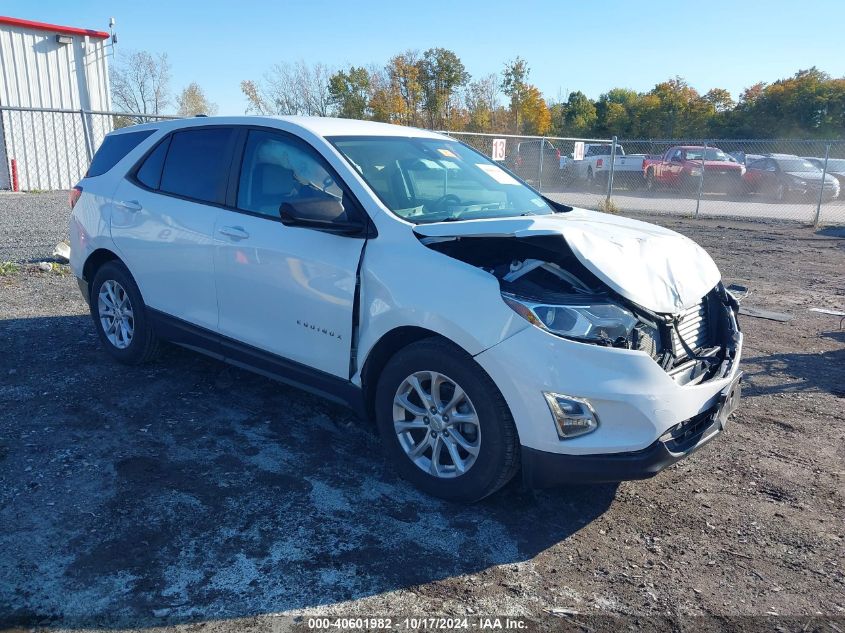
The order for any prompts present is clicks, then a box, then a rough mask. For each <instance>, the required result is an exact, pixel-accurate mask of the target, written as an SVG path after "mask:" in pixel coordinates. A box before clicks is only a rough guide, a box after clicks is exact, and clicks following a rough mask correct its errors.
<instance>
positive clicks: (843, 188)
mask: <svg viewBox="0 0 845 633" xmlns="http://www.w3.org/2000/svg"><path fill="white" fill-rule="evenodd" d="M804 160H806V161H808V162H810V163H812V164H813V165H815V166H816V167H818V168H819V169H824V170H825V171H826V172H827V173H828V174H830V175H831V176H833V177H834V178H836V180H838V181H839V197H840V198H841V197H845V159H842V158H828V159H827V168H825V164H824V158H815V157H804Z"/></svg>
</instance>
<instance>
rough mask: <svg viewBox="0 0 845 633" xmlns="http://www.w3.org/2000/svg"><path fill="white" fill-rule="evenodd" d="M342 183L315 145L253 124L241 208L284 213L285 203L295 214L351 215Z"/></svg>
mask: <svg viewBox="0 0 845 633" xmlns="http://www.w3.org/2000/svg"><path fill="white" fill-rule="evenodd" d="M344 196H345V194H344V192H343V189H342V188H341V187H340V186H339V185H338V183H337V182H336V181H335V179H334V177H333V176H332V175H331V174H330V173H329V172H328V170H327V169H326V168H325V167H324V166H323V164H322V162H321V161H320V160H319V159H318V157H317V156H315V155H314V152H313V150H311V149H310V148H308V147H307V146H305V145H304V144H301V143H298V142H296V141H294V140H291V139H288V138H286V137H284V136H282V135H279V134H275V133H273V132H265V131H261V130H251V131H250V133H249V136H248V137H247V142H246V146H245V147H244V157H243V163H242V165H241V174H240V180H239V183H238V208H239V209H243V210H244V211H252V212H253V213H260V214H262V215H266V216H268V217H273V218H277V217H279V211H280V209H281V207H282V205H290V207H291V209H293V210H295V212H296V215H297V216H299V217H303V218H309V219H314V220H325V221H333V220H337V221H345V220H347V219H348V218H347V212H346V208H347V206H348V201H347V200H344Z"/></svg>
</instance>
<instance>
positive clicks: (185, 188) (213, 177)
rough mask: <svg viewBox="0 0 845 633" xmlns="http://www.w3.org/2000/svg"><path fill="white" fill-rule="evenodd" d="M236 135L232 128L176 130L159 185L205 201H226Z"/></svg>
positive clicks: (164, 189) (172, 191) (179, 194)
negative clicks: (228, 176)
mask: <svg viewBox="0 0 845 633" xmlns="http://www.w3.org/2000/svg"><path fill="white" fill-rule="evenodd" d="M232 135H233V130H232V129H230V128H200V129H196V130H183V131H181V132H175V133H174V134H173V135H172V136H171V138H170V148H169V149H168V151H167V158H166V160H165V161H164V170H163V171H162V174H161V185H160V187H159V189H161V191H163V192H166V193H172V194H176V195H178V196H185V197H186V198H193V199H194V200H199V201H201V202H222V201H223V199H224V197H225V194H226V176H227V174H228V170H229V159H230V141H231V139H232Z"/></svg>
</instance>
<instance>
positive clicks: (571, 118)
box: [563, 90, 598, 136]
mask: <svg viewBox="0 0 845 633" xmlns="http://www.w3.org/2000/svg"><path fill="white" fill-rule="evenodd" d="M597 120H598V115H597V114H596V106H595V104H593V102H592V101H590V100H589V99H588V98H587V95H585V94H584V93H583V92H581V91H580V90H578V91H576V92H571V93H569V98H568V99H567V100H566V110H565V114H564V117H563V123H564V129H565V130H566V131H567V133H568V134H571V135H573V136H586V135H588V134H590V133H591V132H592V131H593V127H594V126H595V124H596V121H597Z"/></svg>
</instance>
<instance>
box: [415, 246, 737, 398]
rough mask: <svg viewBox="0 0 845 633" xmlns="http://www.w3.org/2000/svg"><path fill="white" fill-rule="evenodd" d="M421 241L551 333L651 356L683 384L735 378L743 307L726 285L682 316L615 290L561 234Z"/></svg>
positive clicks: (712, 292) (710, 293) (719, 286)
mask: <svg viewBox="0 0 845 633" xmlns="http://www.w3.org/2000/svg"><path fill="white" fill-rule="evenodd" d="M421 241H422V242H423V243H424V244H426V245H427V246H428V247H429V248H432V249H434V250H436V251H438V252H441V253H443V254H445V255H448V256H449V257H453V258H455V259H458V260H460V261H463V262H466V263H468V264H471V265H473V266H477V267H479V268H481V269H483V270H485V271H486V272H488V273H490V274H491V275H493V276H495V277H496V278H497V279H498V281H499V286H500V288H501V291H502V298H503V299H504V301H505V303H507V304H508V305H509V306H510V307H511V308H513V309H514V310H515V311H516V312H518V313H519V314H520V315H521V316H523V317H524V318H526V319H527V320H529V321H530V322H532V323H533V324H534V325H537V326H538V327H542V328H543V329H547V330H548V331H550V332H552V333H555V334H558V335H560V336H564V337H565V338H571V339H574V340H581V341H582V342H589V343H592V344H596V345H604V346H608V347H618V348H625V349H633V350H639V351H642V352H645V353H647V354H648V355H649V356H651V358H652V359H654V361H655V362H656V363H658V364H659V365H660V366H661V367H662V368H663V369H664V370H665V371H666V372H667V373H668V374H669V375H670V376H672V378H673V379H674V380H676V381H677V382H678V383H679V384H697V383H701V382H704V381H706V380H709V379H712V378H716V377H724V376H726V375H728V373H729V372H730V369H731V365H732V363H733V360H734V358H735V355H736V348H737V338H738V332H739V325H738V323H737V320H736V314H737V311H738V308H739V306H738V304H737V302H736V301H735V299H734V298H733V297H732V296H731V295H730V293H728V292H727V291H726V290H725V289H724V287H723V286H722V284H721V283H719V284H718V285H717V286H716V287H715V288H713V289H712V290H711V291H710V292H709V293H708V294H707V295H706V296H704V297H702V298H701V302H700V303H699V304H698V305H695V306H693V307H691V308H689V309H687V310H685V311H683V312H680V313H678V314H658V313H654V312H651V311H649V310H647V309H645V308H643V307H642V306H639V305H637V304H635V303H633V302H632V301H630V300H628V299H626V298H624V297H622V296H620V295H619V294H618V293H616V292H614V291H613V290H611V289H610V288H609V287H608V286H607V285H606V284H604V283H603V282H602V281H601V280H600V279H598V278H597V277H596V276H595V275H594V274H593V273H591V272H590V271H589V270H587V268H586V267H585V266H584V265H583V264H582V263H581V262H580V261H579V260H578V259H577V258H576V257H575V255H574V254H573V253H572V251H571V250H570V249H569V247H568V245H567V243H566V240H565V239H564V238H563V237H562V236H554V235H549V236H537V237H524V238H516V237H492V236H489V237H488V236H484V237H454V238H440V237H436V238H435V237H428V238H422V240H421Z"/></svg>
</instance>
